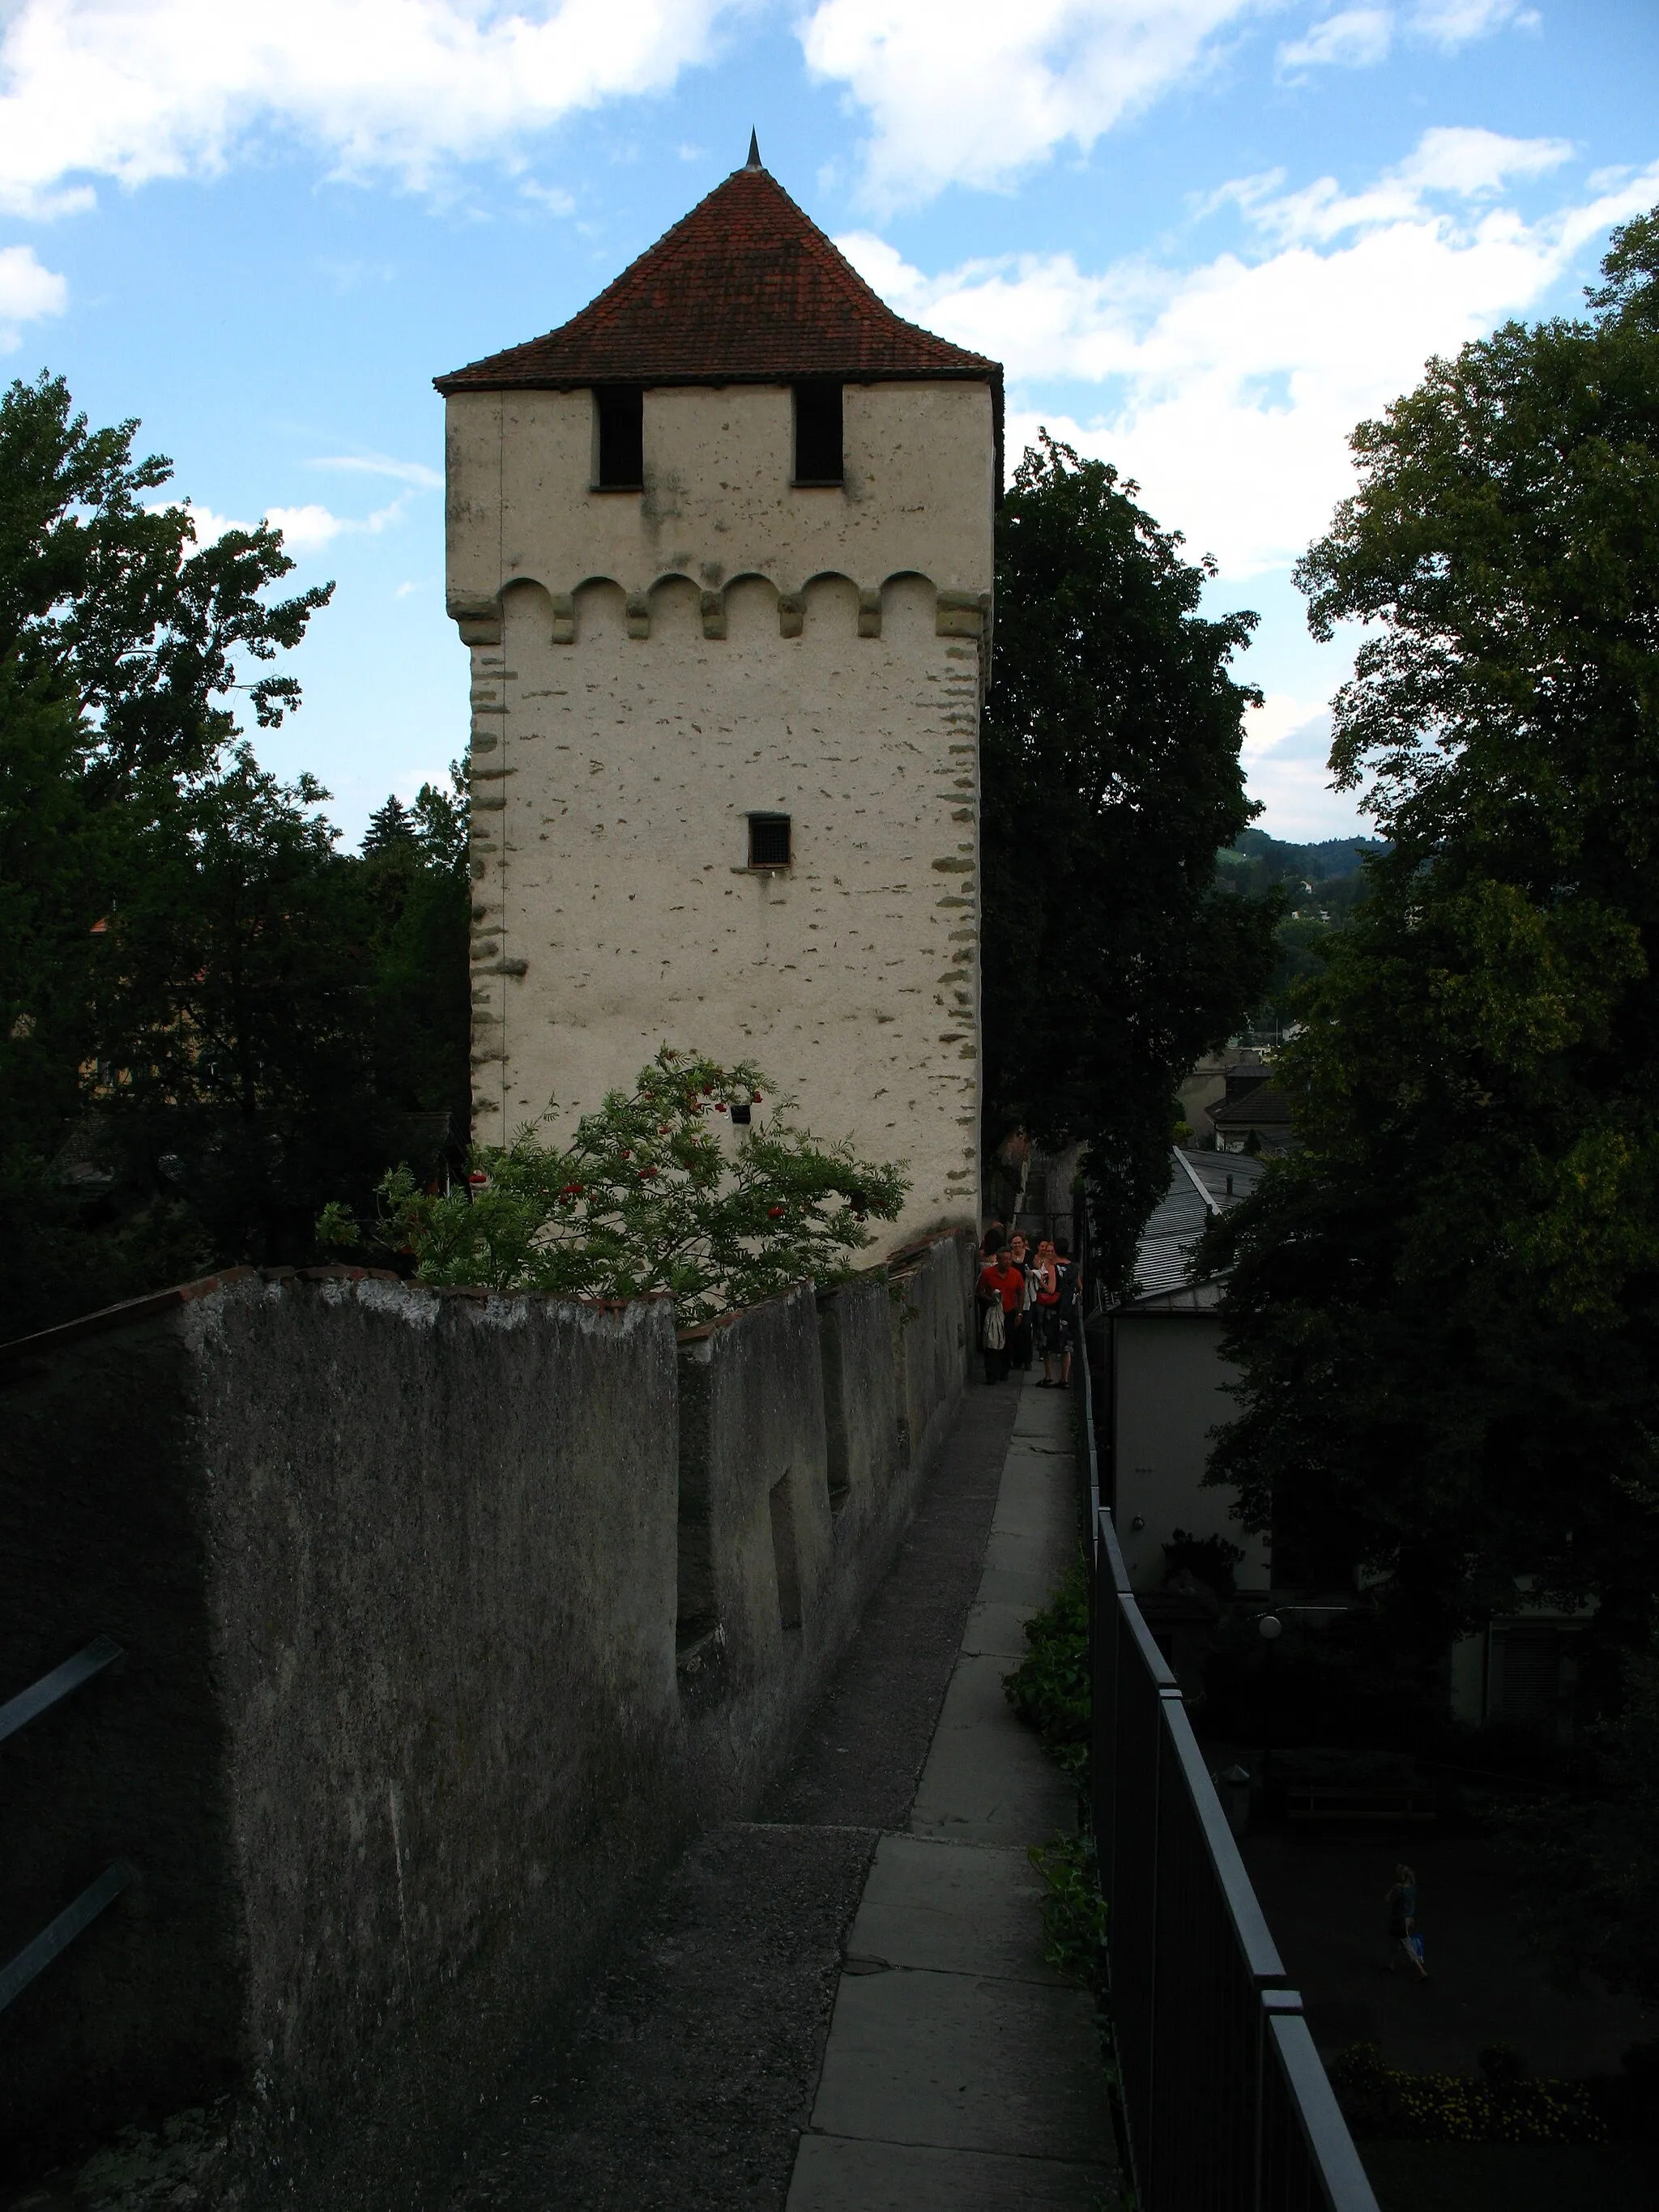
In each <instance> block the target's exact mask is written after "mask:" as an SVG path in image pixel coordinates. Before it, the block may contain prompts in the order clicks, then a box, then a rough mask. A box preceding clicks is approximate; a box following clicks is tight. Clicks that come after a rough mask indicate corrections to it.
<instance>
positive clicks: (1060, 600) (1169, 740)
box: [982, 433, 1278, 1283]
mask: <svg viewBox="0 0 1659 2212" xmlns="http://www.w3.org/2000/svg"><path fill="white" fill-rule="evenodd" d="M1138 489H1139V488H1138V487H1137V486H1136V485H1134V484H1133V483H1125V482H1122V481H1121V480H1120V478H1119V477H1118V474H1117V471H1115V469H1114V468H1112V467H1110V466H1109V465H1107V464H1106V463H1104V462H1101V461H1085V460H1081V459H1079V457H1078V455H1077V454H1076V453H1073V451H1072V449H1071V448H1070V447H1066V446H1063V445H1060V444H1059V443H1057V442H1056V441H1054V440H1053V439H1051V438H1049V437H1048V435H1047V434H1046V433H1045V434H1044V435H1043V436H1042V439H1041V440H1040V441H1039V443H1038V444H1037V445H1036V446H1033V447H1030V448H1028V450H1027V452H1026V453H1025V456H1024V459H1023V460H1022V461H1021V463H1020V465H1019V468H1018V471H1017V472H1016V474H1015V477H1014V482H1013V485H1012V489H1011V490H1010V491H1009V493H1008V495H1007V496H1006V499H1005V500H1004V502H1003V506H1002V510H1001V513H1000V519H999V522H998V536H997V638H996V661H995V669H994V681H993V684H992V688H991V692H990V696H989V698H988V700H987V705H986V714H985V721H984V735H983V744H982V758H983V780H984V809H985V813H984V924H983V945H984V992H985V999H984V1012H985V1036H986V1115H987V1118H986V1128H985V1135H986V1139H987V1149H988V1148H991V1147H994V1146H995V1145H996V1144H997V1142H998V1141H1000V1139H1001V1138H1002V1137H1003V1136H1004V1135H1005V1134H1006V1133H1007V1132H1008V1131H1009V1130H1011V1129H1012V1128H1016V1127H1024V1128H1025V1129H1027V1130H1028V1131H1029V1132H1030V1134H1031V1135H1032V1136H1033V1137H1035V1138H1036V1139H1038V1140H1039V1141H1042V1142H1045V1143H1048V1144H1051V1145H1056V1146H1058V1145H1062V1144H1065V1143H1066V1142H1068V1141H1072V1140H1074V1139H1078V1138H1086V1139H1087V1140H1088V1146H1089V1151H1088V1165H1087V1174H1088V1179H1089V1187H1090V1193H1091V1206H1092V1208H1093V1212H1094V1219H1095V1225H1096V1230H1097V1264H1098V1265H1099V1266H1100V1267H1102V1269H1103V1273H1104V1274H1105V1275H1106V1277H1107V1278H1108V1279H1109V1280H1111V1281H1113V1282H1115V1283H1121V1282H1122V1281H1123V1280H1124V1279H1126V1278H1127V1273H1128V1270H1129V1267H1130V1264H1131V1261H1132V1260H1133V1250H1134V1245H1135V1242H1136V1239H1137V1237H1139V1231H1140V1229H1141V1227H1142V1225H1143V1224H1144V1223H1145V1221H1146V1217H1147V1215H1148V1214H1149V1213H1150V1212H1151V1211H1152V1206H1154V1204H1155V1203H1156V1202H1157V1200H1158V1197H1159V1196H1160V1195H1161V1194H1162V1193H1163V1190H1164V1186H1165V1184H1166V1182H1167V1181H1168V1176H1169V1157H1168V1147H1169V1145H1170V1137H1171V1133H1172V1131H1173V1129H1174V1127H1175V1123H1176V1113H1175V1109H1174V1105H1173V1099H1174V1093H1175V1089H1176V1084H1177V1083H1178V1082H1179V1081H1180V1079H1181V1077H1182V1075H1183V1074H1184V1073H1186V1072H1187V1070H1188V1068H1189V1067H1190V1066H1191V1065H1192V1063H1193V1061H1194V1060H1195V1059H1196V1058H1197V1057H1198V1055H1199V1054H1200V1053H1201V1052H1203V1051H1205V1050H1206V1049H1207V1048H1210V1047H1212V1046H1213V1045H1217V1044H1219V1043H1222V1042H1225V1039H1226V1037H1227V1036H1228V1034H1229V1032H1230V1031H1231V1030H1232V1029H1233V1028H1234V1027H1235V1026H1236V1024H1237V1021H1238V1019H1239V1018H1240V1016H1241V1015H1243V1013H1244V1012H1245V1011H1246V1010H1247V1009H1248V1008H1249V1006H1251V1005H1252V1004H1253V1003H1254V1002H1255V1000H1257V999H1259V998H1260V996H1261V990H1262V987H1263V985H1264V984H1265V982H1266V980H1267V975H1268V974H1269V972H1270V970H1271V968H1272V965H1273V945H1272V932H1273V921H1274V920H1275V918H1276V915H1277V911H1278V908H1277V904H1276V902H1274V901H1273V900H1272V899H1268V900H1265V901H1263V900H1247V899H1244V898H1241V897H1237V896H1233V895H1232V894H1231V893H1230V892H1229V891H1228V890H1225V888H1222V887H1220V886H1218V883H1217V880H1216V853H1217V851H1218V848H1221V847H1224V846H1226V845H1229V844H1231V842H1232V841H1233V839H1234V838H1235V837H1236V836H1237V835H1238V833H1239V831H1240V830H1241V829H1243V827H1244V824H1245V823H1246V822H1247V821H1248V820H1249V817H1250V815H1251V813H1252V811H1253V809H1252V808H1251V805H1250V803H1249V800H1248V799H1247V798H1246V797H1245V793H1244V781H1243V773H1242V770H1241V769H1240V765H1239V743H1240V732H1241V724H1242V718H1243V711H1244V708H1245V706H1246V705H1247V703H1249V702H1250V701H1252V700H1254V699H1255V698H1256V697H1257V696H1258V695H1257V694H1256V693H1255V692H1254V691H1252V690H1250V689H1249V687H1248V686H1246V685H1243V684H1238V683H1237V682H1236V681H1235V680H1234V678H1233V677H1232V676H1231V674H1230V673H1229V666H1230V664H1231V660H1232V659H1233V657H1234V655H1235V654H1236V653H1238V652H1240V651H1242V650H1243V647H1244V646H1245V645H1246V644H1247V643H1248V641H1249V635H1250V633H1251V631H1252V630H1253V629H1254V628H1255V620H1256V618H1255V616H1254V615H1250V614H1235V615H1227V616H1224V617H1219V618H1218V619H1214V620H1212V619H1209V618H1206V617H1204V616H1203V615H1201V614H1200V612H1199V611H1198V610H1199V603H1200V596H1201V594H1202V592H1203V588H1204V586H1205V583H1206V580H1207V579H1208V578H1209V577H1210V576H1211V575H1212V574H1213V573H1214V566H1213V563H1212V562H1209V561H1207V560H1206V561H1200V562H1192V561H1188V559H1187V558H1186V557H1185V556H1184V555H1183V554H1182V550H1181V549H1182V539H1181V537H1180V535H1179V533H1178V532H1170V531H1164V530H1160V529H1159V528H1158V525H1157V524H1156V523H1155V522H1154V521H1153V520H1152V518H1151V517H1150V516H1149V515H1148V514H1146V513H1145V512H1144V511H1143V510H1142V509H1141V508H1140V507H1138V506H1137V505H1136V504H1135V495H1136V493H1137V491H1138Z"/></svg>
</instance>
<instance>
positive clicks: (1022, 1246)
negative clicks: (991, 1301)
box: [1008, 1230, 1031, 1375]
mask: <svg viewBox="0 0 1659 2212" xmlns="http://www.w3.org/2000/svg"><path fill="white" fill-rule="evenodd" d="M1008 1256H1009V1258H1010V1260H1012V1262H1013V1264H1014V1266H1015V1267H1017V1268H1018V1270H1019V1303H1018V1305H1017V1306H1016V1307H1015V1309H1014V1311H1013V1314H1012V1316H1011V1317H1010V1321H1009V1325H1008V1364H1009V1365H1010V1366H1011V1367H1015V1368H1018V1370H1019V1371H1020V1373H1021V1374H1023V1375H1024V1374H1029V1373H1030V1368H1031V1281H1030V1275H1031V1253H1030V1246H1029V1245H1028V1244H1027V1243H1026V1242H1025V1239H1024V1237H1022V1236H1021V1235H1020V1233H1019V1231H1018V1230H1016V1231H1014V1234H1013V1235H1012V1237H1010V1238H1009V1239H1008Z"/></svg>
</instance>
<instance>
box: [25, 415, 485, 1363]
mask: <svg viewBox="0 0 1659 2212" xmlns="http://www.w3.org/2000/svg"><path fill="white" fill-rule="evenodd" d="M136 427H137V426H136V425H135V424H133V423H131V422H125V423H121V424H118V425H117V426H116V427H114V428H108V429H103V430H96V431H94V430H90V429H88V426H87V422H86V419H85V417H84V416H79V415H76V414H75V413H74V412H73V411H72V408H71V404H70V396H69V392H68V391H67V388H66V387H65V386H64V383H63V381H62V380H60V379H56V378H52V377H48V376H44V375H43V376H41V377H40V378H39V379H37V380H36V381H35V382H34V383H33V384H31V385H24V384H14V385H13V386H11V387H10V389H9V391H8V392H5V393H4V395H3V396H0V1339H3V1338H5V1337H9V1336H13V1335H16V1334H23V1333H25V1332H26V1331H27V1330H29V1329H31V1328H40V1327H44V1326H46V1325H47V1324H48V1323H50V1322H53V1321H56V1320H59V1319H63V1318H65V1317H67V1316H69V1315H71V1314H73V1313H75V1312H76V1311H79V1310H85V1309H86V1308H88V1307H89V1306H96V1305H102V1304H107V1303H109V1302H110V1301H112V1300H113V1299H116V1298H119V1297H125V1296H129V1295H131V1294H132V1293H134V1292H136V1291H143V1290H147V1289H150V1288H153V1287H155V1286H156V1285H158V1284H160V1283H164V1282H167V1281H169V1280H177V1279H179V1278H180V1277H181V1276H188V1275H190V1274H191V1273H200V1272H202V1271H203V1270H204V1269H205V1268H207V1267H212V1266H215V1265H218V1264H223V1263H226V1262H230V1261H241V1260H254V1261H270V1260H307V1259H309V1258H311V1257H312V1256H313V1253H314V1246H313V1218H314V1216H315V1214H316V1211H317V1207H318V1206H319V1203H320V1201H321V1200H322V1198H323V1197H324V1195H325V1194H327V1193H329V1192H331V1191H335V1192H345V1193H348V1194H351V1195H352V1196H353V1197H355V1198H356V1199H357V1200H360V1201H361V1202H362V1203H363V1204H367V1203H368V1202H369V1200H370V1198H371V1195H372V1193H373V1190H374V1185H375V1183H376V1182H378V1181H379V1179H380V1177H381V1176H383V1175H384V1173H385V1172H386V1169H387V1168H388V1167H389V1166H390V1165H392V1164H393V1163H394V1162H395V1160H396V1159H397V1158H398V1157H399V1147H400V1144H401V1139H402V1127H401V1121H400V1117H402V1116H405V1115H409V1114H410V1113H413V1112H416V1111H417V1110H422V1109H425V1110H426V1111H427V1112H428V1113H436V1112H443V1113H447V1115H448V1116H449V1118H450V1121H451V1122H452V1124H459V1126H460V1127H464V1126H465V1114H466V1110H467V1074H468V1071H467V1015H468V1003H467V981H466V966H467V961H466V941H467V913H466V907H467V884H466V878H465V836H466V824H465V798H464V795H463V794H462V793H461V792H460V790H459V786H458V787H457V789H456V792H455V793H454V794H453V795H451V794H448V793H441V792H438V791H435V789H434V788H433V787H430V786H428V787H424V788H423V789H422V792H421V793H420V795H419V797H418V798H417V799H416V802H415V804H414V806H413V807H412V808H411V809H408V810H403V809H399V810H398V813H399V817H400V823H387V822H386V820H385V819H384V817H386V810H385V809H382V810H381V817H380V818H381V827H382V829H391V830H392V831H393V832H394V833H395V834H391V835H389V836H386V839H385V840H384V842H383V843H382V845H381V847H380V849H378V850H374V851H372V852H371V853H370V854H369V855H368V857H366V858H363V859H357V858H355V857H352V856H348V855H345V854H341V853H340V852H338V851H337V849H336V848H337V836H336V833H335V831H334V830H333V829H332V828H331V825H330V824H329V823H327V822H326V821H325V819H324V818H323V817H322V815H321V813H320V811H319V809H320V807H321V805H322V804H323V802H324V801H325V799H326V797H327V793H325V792H324V791H323V790H322V788H321V787H320V786H319V785H318V784H317V783H316V782H315V781H313V780H312V779H311V778H309V777H301V778H300V779H299V780H298V781H296V782H295V783H294V784H292V785H283V784H282V783H280V782H279V781H277V780H276V779H275V778H274V777H272V776H270V775H268V774H267V773H266V772H265V771H264V770H263V769H261V768H260V767H259V765H258V762H257V760H256V759H255V757H254V756H253V754H252V750H250V749H249V747H248V745H247V744H246V742H245V740H244V738H243V736H242V733H241V732H240V729H239V726H238V724H237V720H236V718H235V714H234V711H233V704H234V702H236V701H238V700H240V701H242V702H247V703H249V704H251V705H252V711H253V716H254V720H256V722H257V723H258V725H260V726H266V727H268V726H272V725H274V724H276V723H277V722H279V721H280V720H282V719H283V715H284V714H286V713H287V712H289V710H290V709H292V708H294V707H295V706H296V705H297V704H298V702H299V691H298V687H297V685H296V684H295V682H294V679H293V678H291V677H289V676H286V675H278V674H276V673H274V672H272V671H270V669H269V668H268V667H266V666H264V665H263V664H268V663H270V661H272V660H273V659H274V658H275V657H276V654H277V653H280V652H282V651H283V650H285V649H287V648H289V647H293V646H295V645H296V644H297V643H298V642H299V641H300V640H301V637H302V636H303V635H304V634H305V630H306V627H307V623H308V622H309V621H310V618H311V617H312V616H313V614H314V613H316V612H317V611H319V609H320V608H322V607H323V606H325V605H326V604H327V601H328V599H329V596H330V592H331V586H326V585H323V586H316V587H314V588H313V589H311V590H309V591H307V592H300V593H298V594H295V595H294V596H292V597H290V598H286V599H275V598H273V597H272V596H271V586H274V585H276V583H277V582H279V581H280V580H281V579H282V578H283V577H284V576H286V575H287V574H289V571H290V570H291V568H292V567H293V562H291V561H290V560H289V557H288V556H287V555H286V553H284V551H283V546H282V540H281V537H280V534H279V533H277V532H274V531H271V530H269V529H264V528H262V529H259V530H256V531H231V532H226V533H225V534H224V535H223V536H222V537H221V538H218V539H217V540H216V542H215V543H214V544H211V545H207V546H198V545H197V543H196V537H195V525H194V522H193V520H192V519H191V513H190V511H189V509H188V508H187V507H178V506H172V507H157V506H155V505H153V504H148V503H147V501H149V498H150V495H154V494H155V493H156V492H157V491H158V490H160V489H161V487H163V486H164V485H165V484H166V483H167V479H168V476H169V465H168V464H167V462H166V461H165V460H163V459H160V458H159V457H155V456H152V457H151V458H150V459H146V460H143V461H135V460H134V459H133V458H132V443H133V437H134V434H135V430H136ZM394 805H395V802H394Z"/></svg>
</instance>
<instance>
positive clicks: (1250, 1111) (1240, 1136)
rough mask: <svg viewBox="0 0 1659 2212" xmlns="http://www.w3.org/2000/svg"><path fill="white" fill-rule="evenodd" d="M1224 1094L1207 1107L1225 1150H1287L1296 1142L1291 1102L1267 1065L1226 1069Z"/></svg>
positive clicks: (1218, 1144) (1219, 1140) (1219, 1145)
mask: <svg viewBox="0 0 1659 2212" xmlns="http://www.w3.org/2000/svg"><path fill="white" fill-rule="evenodd" d="M1226 1082H1227V1089H1226V1096H1225V1097H1224V1098H1222V1099H1221V1100H1220V1101H1219V1102H1218V1103H1217V1104H1216V1105H1214V1106H1212V1108H1211V1109H1210V1126H1211V1127H1212V1129H1213V1130H1214V1132H1215V1141H1216V1145H1217V1146H1218V1149H1219V1150H1220V1151H1222V1152H1289V1151H1290V1150H1291V1147H1292V1146H1294V1145H1295V1143H1296V1141H1297V1139H1296V1131H1295V1129H1294V1127H1293V1126H1292V1123H1291V1102H1290V1099H1289V1098H1288V1097H1286V1095H1285V1092H1284V1091H1281V1090H1280V1089H1279V1085H1277V1084H1276V1083H1275V1082H1274V1081H1273V1071H1272V1069H1271V1068H1269V1067H1249V1068H1247V1067H1238V1068H1234V1069H1231V1070H1230V1071H1229V1073H1228V1075H1227V1079H1226Z"/></svg>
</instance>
